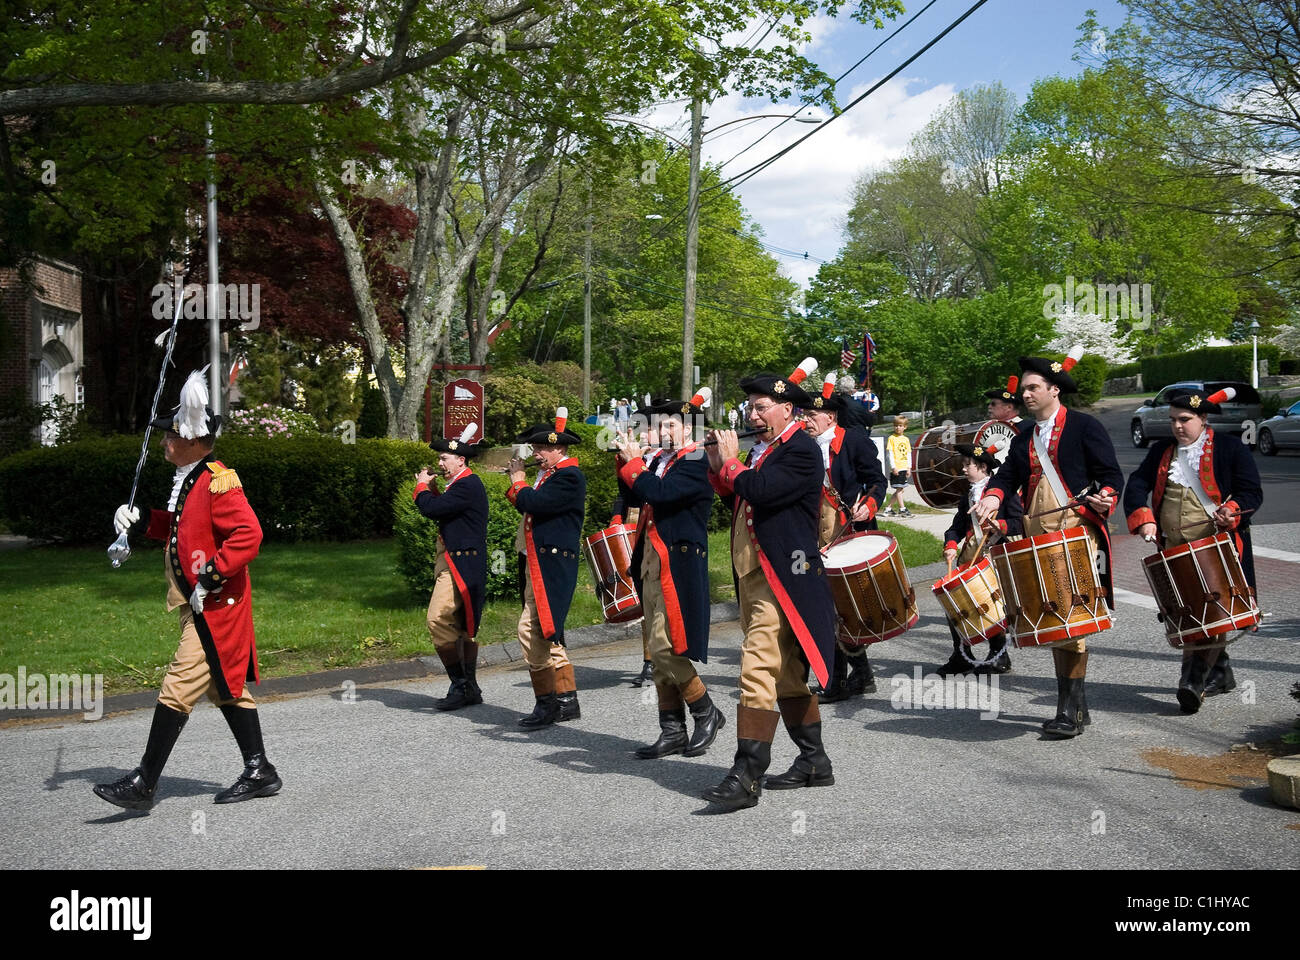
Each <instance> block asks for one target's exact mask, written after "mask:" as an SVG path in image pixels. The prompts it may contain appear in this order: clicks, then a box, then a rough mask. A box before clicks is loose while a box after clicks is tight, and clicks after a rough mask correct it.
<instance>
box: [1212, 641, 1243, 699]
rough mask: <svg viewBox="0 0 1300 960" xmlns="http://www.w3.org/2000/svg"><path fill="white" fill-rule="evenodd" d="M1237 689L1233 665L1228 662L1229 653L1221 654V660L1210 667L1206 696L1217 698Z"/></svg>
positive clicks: (1225, 651)
mask: <svg viewBox="0 0 1300 960" xmlns="http://www.w3.org/2000/svg"><path fill="white" fill-rule="evenodd" d="M1236 689H1237V678H1236V677H1234V676H1233V675H1232V664H1231V663H1229V662H1228V651H1227V650H1224V651H1223V652H1222V653H1220V654H1219V659H1218V660H1216V661H1215V663H1214V666H1212V667H1210V673H1209V675H1208V676H1207V677H1206V678H1205V695H1206V696H1207V697H1217V696H1218V695H1219V694H1221V693H1227V692H1228V691H1229V690H1236Z"/></svg>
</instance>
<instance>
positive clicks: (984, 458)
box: [956, 443, 1001, 473]
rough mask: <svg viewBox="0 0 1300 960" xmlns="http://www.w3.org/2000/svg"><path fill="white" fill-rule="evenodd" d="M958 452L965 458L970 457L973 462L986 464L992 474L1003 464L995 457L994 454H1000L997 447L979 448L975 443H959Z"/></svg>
mask: <svg viewBox="0 0 1300 960" xmlns="http://www.w3.org/2000/svg"><path fill="white" fill-rule="evenodd" d="M956 450H957V452H958V453H960V454H961V455H962V456H963V457H970V458H971V459H972V460H975V461H977V462H978V463H982V464H984V466H986V467H988V468H989V472H990V473H992V472H993V471H994V470H996V469H997V468H998V467H999V466H1001V464H999V463H998V458H997V457H995V456H994V454H995V453H997V452H998V448H997V447H996V446H989V447H984V446H977V445H976V444H973V443H959V444H957V446H956Z"/></svg>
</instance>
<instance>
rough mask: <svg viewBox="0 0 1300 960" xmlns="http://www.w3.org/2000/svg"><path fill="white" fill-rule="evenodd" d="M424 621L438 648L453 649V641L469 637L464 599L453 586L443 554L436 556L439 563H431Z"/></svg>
mask: <svg viewBox="0 0 1300 960" xmlns="http://www.w3.org/2000/svg"><path fill="white" fill-rule="evenodd" d="M425 622H426V623H428V625H429V636H431V637H432V638H433V645H434V647H435V648H436V649H438V650H448V649H455V647H456V641H458V640H460V639H461V638H462V637H463V638H465V639H466V640H468V639H469V634H468V633H466V632H465V601H464V600H463V599H462V598H461V595H460V591H459V590H457V589H456V579H455V578H454V577H453V576H452V575H451V567H450V566H448V565H447V560H446V557H445V556H440V557H438V564H437V566H435V567H434V581H433V595H432V596H431V597H430V598H429V612H428V614H427V615H426V617H425Z"/></svg>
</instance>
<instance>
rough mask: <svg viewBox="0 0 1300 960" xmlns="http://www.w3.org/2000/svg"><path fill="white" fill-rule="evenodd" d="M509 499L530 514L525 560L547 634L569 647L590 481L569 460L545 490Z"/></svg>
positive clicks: (524, 571)
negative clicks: (566, 629) (567, 630)
mask: <svg viewBox="0 0 1300 960" xmlns="http://www.w3.org/2000/svg"><path fill="white" fill-rule="evenodd" d="M506 496H507V497H508V498H509V500H510V502H511V503H512V504H514V508H515V509H516V510H518V511H519V512H520V513H522V514H523V515H524V540H525V543H526V544H527V547H528V552H527V553H526V554H524V555H523V556H522V557H521V560H520V564H521V570H520V587H521V589H522V586H523V578H524V577H525V576H528V577H529V578H530V579H531V580H532V584H533V595H534V597H535V598H536V601H537V618H538V621H539V622H540V624H541V627H542V635H543V636H544V637H546V638H547V639H549V640H552V641H554V642H555V643H563V642H564V620H565V618H566V617H567V616H568V615H569V605H570V604H571V603H572V602H573V591H574V590H575V589H576V588H577V586H578V546H579V545H578V538H579V537H581V536H582V518H583V514H584V512H585V510H586V502H587V478H586V477H585V476H584V475H583V473H582V471H581V470H579V469H578V461H577V460H575V459H573V458H572V457H566V458H565V459H563V460H561V461H560V462H559V464H558V465H557V467H556V469H555V471H554V472H553V473H551V475H550V476H548V477H547V478H546V479H545V480H543V481H542V483H541V485H540V486H537V487H530V486H529V485H528V484H526V483H516V484H513V485H511V487H510V489H509V490H507V491H506Z"/></svg>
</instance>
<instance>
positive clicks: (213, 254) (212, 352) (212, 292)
mask: <svg viewBox="0 0 1300 960" xmlns="http://www.w3.org/2000/svg"><path fill="white" fill-rule="evenodd" d="M205 75H206V71H205ZM207 133H208V144H207V147H208V362H209V364H210V366H209V367H208V403H209V404H210V405H211V407H212V412H213V413H223V412H224V411H225V406H226V404H225V395H224V394H223V393H222V387H224V386H225V380H226V378H225V377H224V376H222V371H221V320H220V316H221V288H220V286H218V273H217V154H216V148H215V147H214V146H213V144H212V112H211V111H208V129H207Z"/></svg>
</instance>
